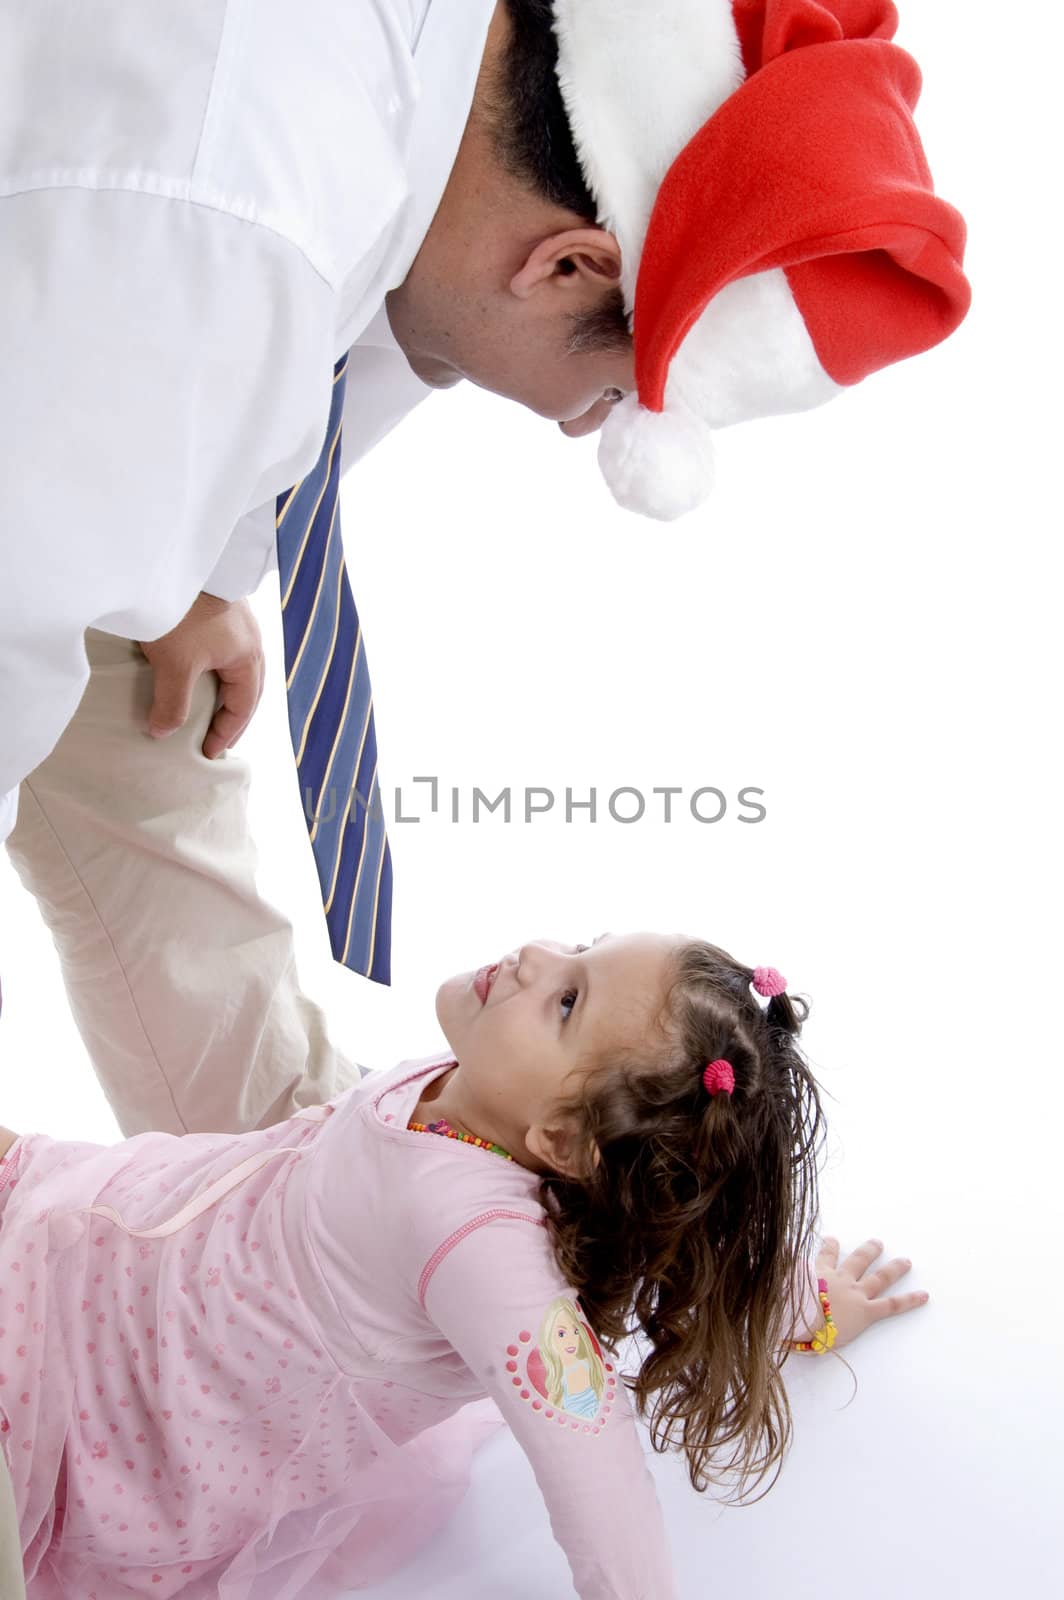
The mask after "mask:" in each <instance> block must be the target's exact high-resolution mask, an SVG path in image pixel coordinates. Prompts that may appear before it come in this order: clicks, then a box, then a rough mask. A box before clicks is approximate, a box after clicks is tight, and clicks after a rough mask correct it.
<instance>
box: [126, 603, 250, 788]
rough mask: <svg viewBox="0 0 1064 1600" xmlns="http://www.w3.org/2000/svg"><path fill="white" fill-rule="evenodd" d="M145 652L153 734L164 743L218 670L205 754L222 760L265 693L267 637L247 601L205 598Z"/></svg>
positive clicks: (149, 720) (149, 718)
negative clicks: (202, 682)
mask: <svg viewBox="0 0 1064 1600" xmlns="http://www.w3.org/2000/svg"><path fill="white" fill-rule="evenodd" d="M140 648H141V650H142V651H143V652H144V654H145V655H146V656H147V658H148V660H149V661H150V662H151V664H152V667H153V669H154V673H155V695H154V699H153V700H152V706H151V711H150V713H149V716H148V732H149V733H150V734H151V736H152V737H153V738H155V739H162V738H165V737H166V735H167V734H168V733H173V732H175V731H176V729H178V728H180V727H182V726H183V725H184V723H185V722H186V721H187V719H188V712H189V706H190V704H191V700H192V690H193V686H194V685H195V683H196V680H197V679H198V678H199V677H200V676H201V674H202V673H204V672H216V673H217V674H218V684H219V701H218V708H217V710H216V711H215V713H214V717H213V720H212V722H211V725H210V728H209V729H208V730H207V737H206V738H205V739H204V741H203V754H204V755H205V756H209V757H212V758H213V757H214V756H220V755H221V754H222V752H223V750H228V749H229V748H230V747H231V746H232V745H234V744H236V742H237V740H238V739H239V738H240V735H241V734H242V733H243V732H244V729H245V728H246V727H247V725H248V723H249V722H250V721H251V718H252V717H253V715H254V713H255V707H256V706H257V705H258V703H259V699H260V697H261V695H262V683H263V666H264V662H263V654H262V637H261V635H260V633H259V625H258V623H257V622H256V621H255V618H254V616H253V614H252V610H251V607H250V606H249V605H248V602H247V601H246V600H232V601H230V600H219V599H218V597H217V596H216V595H213V594H201V595H200V596H199V598H198V599H197V600H196V601H194V602H193V604H192V607H191V608H190V610H189V611H188V612H187V613H186V615H185V616H184V617H183V618H182V619H181V621H180V622H179V623H178V625H177V627H176V628H172V629H171V630H170V632H169V633H164V634H163V636H162V638H161V639H154V640H152V642H151V643H150V644H143V643H142V644H141V646H140Z"/></svg>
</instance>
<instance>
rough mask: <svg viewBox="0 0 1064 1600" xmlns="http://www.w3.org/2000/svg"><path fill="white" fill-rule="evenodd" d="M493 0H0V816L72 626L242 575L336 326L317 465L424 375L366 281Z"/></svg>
mask: <svg viewBox="0 0 1064 1600" xmlns="http://www.w3.org/2000/svg"><path fill="white" fill-rule="evenodd" d="M494 4H495V0H356V3H354V4H352V3H351V0H303V3H301V4H300V5H298V6H296V5H293V4H291V3H287V0H199V3H198V4H197V5H195V6H189V5H188V4H187V3H186V0H165V3H160V0H156V3H155V4H153V5H151V6H148V7H145V6H143V5H141V4H139V3H138V0H112V3H111V4H110V5H109V6H107V7H106V8H103V9H102V10H101V9H100V8H98V7H95V6H84V7H73V8H71V7H70V6H68V5H65V4H64V5H60V4H58V3H57V0H35V3H34V5H32V6H26V5H24V4H22V3H21V0H0V262H2V281H3V295H2V296H0V453H2V465H3V476H4V480H5V494H4V505H5V512H6V519H5V520H6V525H5V527H4V529H3V531H2V533H0V839H2V838H3V837H5V836H6V834H7V832H8V831H10V826H11V825H12V824H13V821H14V805H15V796H16V792H17V785H18V783H19V782H20V781H21V779H22V778H23V777H25V776H26V775H27V773H29V772H31V771H32V770H33V768H34V767H35V766H36V765H37V764H38V762H39V761H41V760H43V759H44V757H45V756H46V755H47V754H48V752H49V751H50V750H51V748H52V747H53V745H54V744H55V742H56V740H57V739H58V737H59V735H60V734H61V732H62V730H63V728H64V727H65V726H66V723H67V722H68V721H69V719H70V717H71V716H72V715H73V712H74V710H75V709H76V707H77V703H78V700H79V699H80V697H81V693H82V690H83V688H84V685H85V681H86V677H87V669H86V664H85V657H84V650H83V647H82V635H83V633H84V630H85V628H86V627H90V626H94V627H98V628H103V629H105V630H108V631H111V632H114V633H118V634H122V635H124V636H126V637H129V638H134V639H154V638H158V637H159V635H160V634H163V633H166V632H167V631H168V630H169V629H170V628H172V627H174V626H175V625H176V623H177V622H178V621H180V619H181V617H182V616H183V615H184V614H185V612H186V611H187V610H188V608H189V606H190V605H191V604H192V601H193V600H194V599H195V597H196V595H197V594H198V593H199V592H200V590H203V589H206V590H208V591H210V592H211V593H213V594H218V595H221V596H222V597H223V598H225V599H236V598H238V597H240V596H242V595H245V594H249V593H251V592H252V590H254V589H255V588H256V587H257V586H258V583H259V582H260V580H261V579H262V577H263V575H264V573H265V572H266V571H267V570H268V569H269V567H270V565H271V563H272V562H273V560H274V502H275V499H276V496H277V495H278V494H280V493H281V492H282V491H283V490H285V489H287V488H288V487H289V486H290V485H291V484H293V483H295V482H298V480H299V479H300V477H302V476H303V475H304V474H305V473H306V472H307V471H308V470H309V469H310V468H311V467H312V466H313V465H314V463H315V461H316V460H317V458H318V455H319V453H320V451H321V447H322V443H323V440H324V434H325V426H326V421H327V418H328V411H329V402H330V397H331V392H332V378H333V367H334V364H335V362H336V361H337V360H338V359H339V357H340V356H341V355H342V354H343V353H344V351H345V350H348V349H350V350H351V356H350V364H349V368H348V379H347V388H346V402H345V411H344V434H343V450H342V462H341V471H346V470H347V468H349V467H350V466H351V465H352V463H353V462H354V461H356V460H357V459H358V458H359V457H360V456H361V455H363V454H364V453H365V452H366V450H368V449H370V448H371V447H372V446H373V444H375V443H376V442H377V440H378V439H379V438H381V437H382V436H383V435H384V434H385V433H387V432H388V431H389V429H390V428H391V427H392V426H394V424H395V423H396V422H397V421H399V419H400V418H401V417H402V416H403V415H405V413H406V412H407V411H409V410H410V409H411V408H412V407H413V406H414V405H416V404H417V403H418V401H419V400H420V399H422V398H423V397H424V396H425V395H426V394H427V393H428V392H429V391H428V390H427V389H426V388H425V386H424V385H423V384H422V383H421V382H420V381H419V380H418V379H417V378H416V377H415V376H414V374H413V372H412V371H411V369H410V368H409V366H408V365H407V363H406V361H405V359H404V357H403V355H402V353H401V351H400V350H399V348H398V346H397V345H396V343H395V340H394V338H393V337H392V334H391V331H390V329H389V327H388V322H387V317H386V315H385V313H384V309H383V306H384V296H385V294H386V293H387V292H388V290H389V289H391V288H393V287H395V286H396V285H397V284H399V283H401V282H402V281H403V279H404V278H405V276H406V274H407V271H408V270H409V267H410V264H411V262H412V261H413V259H414V256H415V255H416V254H417V251H418V249H419V247H420V245H421V243H422V241H423V239H424V236H425V233H426V231H427V229H428V226H429V224H430V222H431V220H432V217H433V215H434V214H435V211H436V209H437V206H438V204H439V201H440V197H441V195H442V193H443V190H444V187H445V185H446V182H447V178H448V176H449V174H450V171H451V168H452V166H453V164H454V159H455V155H456V153H457V150H458V145H459V143H460V140H461V137H462V133H463V130H464V127H465V123H466V120H467V117H468V113H469V107H470V104H471V102H472V97H473V90H474V87H475V83H476V76H477V72H478V70H479V66H480V61H481V57H482V54H483V48H484V41H485V37H486V34H487V28H488V23H489V21H490V18H491V14H492V12H493V10H494ZM351 564H352V565H353V566H354V568H355V571H356V574H357V560H356V561H354V562H352V563H351ZM5 791H6V792H7V793H6V794H5ZM5 801H6V806H5ZM5 809H6V813H7V820H6V824H5V816H4V814H5Z"/></svg>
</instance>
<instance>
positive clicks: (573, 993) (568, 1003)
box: [562, 989, 579, 1022]
mask: <svg viewBox="0 0 1064 1600" xmlns="http://www.w3.org/2000/svg"><path fill="white" fill-rule="evenodd" d="M578 993H579V991H578V990H576V989H566V991H565V993H564V994H563V995H562V1010H563V1011H565V1020H566V1022H568V1020H569V1018H570V1017H571V1016H572V1014H573V1007H574V1006H575V1005H576V1002H577V998H578ZM566 1007H568V1010H566Z"/></svg>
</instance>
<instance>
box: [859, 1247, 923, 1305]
mask: <svg viewBox="0 0 1064 1600" xmlns="http://www.w3.org/2000/svg"><path fill="white" fill-rule="evenodd" d="M912 1265H913V1264H912V1262H911V1261H909V1260H908V1259H907V1258H905V1257H902V1256H895V1257H894V1259H893V1261H888V1262H887V1263H886V1264H885V1265H884V1266H882V1267H877V1268H876V1270H875V1272H870V1273H868V1275H867V1277H864V1278H862V1279H861V1288H862V1289H864V1291H865V1293H866V1294H867V1295H868V1298H869V1299H870V1300H872V1299H874V1298H875V1297H876V1295H880V1294H882V1293H883V1290H884V1289H886V1288H887V1287H888V1285H890V1284H892V1283H897V1281H898V1279H899V1278H904V1276H905V1274H906V1273H907V1272H911V1271H912Z"/></svg>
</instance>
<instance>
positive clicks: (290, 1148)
mask: <svg viewBox="0 0 1064 1600" xmlns="http://www.w3.org/2000/svg"><path fill="white" fill-rule="evenodd" d="M332 1112H333V1107H332V1106H330V1105H326V1106H307V1107H305V1109H304V1110H302V1111H297V1112H295V1114H294V1115H293V1116H292V1117H291V1118H290V1119H289V1120H290V1121H292V1122H296V1121H303V1122H324V1121H325V1119H326V1117H330V1116H331V1115H332ZM305 1149H306V1146H305V1145H301V1144H279V1145H277V1146H276V1148H275V1149H273V1150H260V1151H259V1152H258V1154H257V1155H253V1156H248V1157H247V1159H246V1160H245V1161H241V1162H240V1164H239V1165H238V1166H235V1167H232V1168H231V1169H230V1170H229V1171H228V1172H224V1173H223V1174H222V1176H221V1177H220V1178H215V1180H214V1182H213V1183H210V1184H208V1185H207V1187H206V1189H204V1191H203V1193H202V1194H199V1195H197V1196H196V1198H195V1199H194V1200H189V1201H188V1202H187V1203H186V1204H185V1205H183V1206H182V1207H181V1209H180V1210H179V1211H175V1212H174V1214H173V1216H172V1217H168V1218H167V1219H166V1221H165V1222H160V1223H159V1225H158V1226H157V1227H155V1228H130V1227H127V1225H126V1224H125V1223H124V1222H123V1221H122V1218H121V1217H120V1216H119V1214H118V1212H117V1211H116V1210H115V1209H114V1207H113V1206H106V1205H104V1206H83V1207H82V1208H81V1209H82V1211H85V1212H89V1213H91V1215H92V1216H95V1217H106V1218H107V1220H108V1222H114V1223H116V1224H117V1226H118V1227H120V1228H121V1229H122V1231H123V1233H128V1234H129V1235H130V1236H131V1237H132V1238H134V1239H165V1238H167V1237H168V1236H169V1235H170V1234H172V1233H178V1232H179V1231H180V1230H181V1229H182V1228H184V1227H185V1226H186V1225H187V1224H188V1223H190V1222H193V1221H194V1220H195V1218H196V1217H199V1216H202V1215H203V1213H204V1212H205V1211H209V1210H210V1208H211V1206H214V1205H217V1204H218V1201H219V1200H222V1199H224V1198H225V1196H226V1195H227V1194H229V1193H230V1191H231V1190H233V1189H235V1188H236V1187H237V1185H238V1184H241V1183H243V1182H244V1179H245V1178H250V1177H253V1176H254V1174H255V1173H256V1172H258V1171H260V1170H261V1168H262V1167H264V1166H265V1165H266V1163H267V1162H268V1161H272V1160H273V1157H274V1156H284V1155H301V1154H302V1152H303V1151H304V1150H305Z"/></svg>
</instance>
